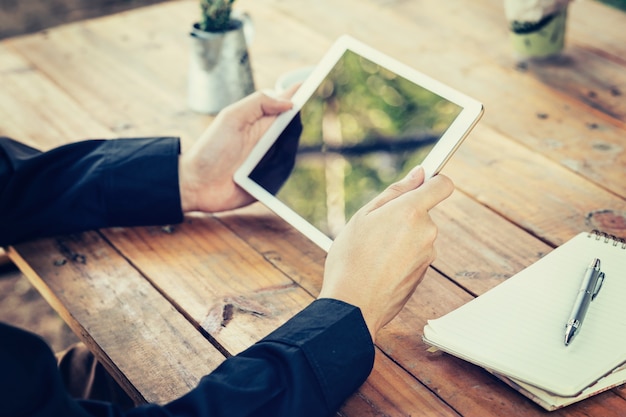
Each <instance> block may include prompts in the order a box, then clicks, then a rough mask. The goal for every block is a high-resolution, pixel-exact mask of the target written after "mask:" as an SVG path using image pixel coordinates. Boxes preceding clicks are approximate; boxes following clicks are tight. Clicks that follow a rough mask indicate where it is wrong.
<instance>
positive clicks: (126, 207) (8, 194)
mask: <svg viewBox="0 0 626 417" xmlns="http://www.w3.org/2000/svg"><path fill="white" fill-rule="evenodd" d="M179 150H180V149H179V142H178V140H177V139H175V138H150V139H119V140H94V141H83V142H77V143H73V144H69V145H66V146H62V147H59V148H56V149H53V150H51V151H48V152H39V151H37V150H35V149H32V148H29V147H26V146H24V145H22V144H19V143H17V142H15V141H12V140H10V139H7V138H0V245H8V244H13V243H18V242H20V241H24V240H28V239H33V238H38V237H45V236H53V235H58V234H67V233H75V232H79V231H84V230H91V229H96V228H101V227H111V226H139V225H148V224H165V223H174V222H180V221H181V220H182V211H181V202H180V194H179V187H178V154H179Z"/></svg>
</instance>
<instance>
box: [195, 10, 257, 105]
mask: <svg viewBox="0 0 626 417" xmlns="http://www.w3.org/2000/svg"><path fill="white" fill-rule="evenodd" d="M234 2H235V0H200V11H201V15H200V20H199V21H198V22H196V23H194V24H193V27H192V30H191V33H190V38H191V51H190V54H191V56H190V63H189V80H188V104H189V107H190V108H191V109H192V110H194V111H197V112H199V113H207V114H215V113H218V112H219V111H220V110H221V109H222V108H224V107H226V106H228V105H229V104H231V103H233V102H235V101H237V100H239V99H241V98H243V97H245V96H247V95H248V94H250V93H252V92H253V91H254V80H253V78H252V68H251V66H250V59H249V55H248V45H247V40H246V36H245V32H244V28H245V26H246V25H249V24H250V21H249V19H245V18H244V17H243V15H241V14H240V15H237V14H235V13H233V3H234Z"/></svg>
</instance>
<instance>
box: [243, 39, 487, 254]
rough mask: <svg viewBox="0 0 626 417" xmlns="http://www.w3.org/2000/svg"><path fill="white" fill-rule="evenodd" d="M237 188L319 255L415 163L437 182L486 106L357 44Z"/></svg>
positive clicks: (316, 79) (332, 65)
mask: <svg viewBox="0 0 626 417" xmlns="http://www.w3.org/2000/svg"><path fill="white" fill-rule="evenodd" d="M292 101H293V103H294V106H293V108H292V110H290V111H287V112H285V113H283V114H282V115H280V116H279V117H278V118H277V119H276V121H275V122H274V123H273V124H272V126H271V127H270V128H269V129H268V131H267V132H266V133H265V135H264V136H263V137H262V138H261V139H260V141H259V142H258V144H257V145H256V147H255V148H254V149H253V151H252V152H251V153H250V155H249V157H248V158H247V160H246V161H245V162H244V164H243V165H242V166H241V167H240V169H239V170H238V171H237V172H236V174H235V182H236V183H237V184H239V185H240V186H241V187H242V188H243V189H245V190H246V191H247V192H249V193H250V194H251V195H252V196H254V197H255V198H257V199H258V200H259V201H261V202H262V203H263V204H265V205H266V206H267V207H268V208H270V209H271V210H273V211H274V212H276V213H277V214H278V215H279V216H281V217H282V218H284V219H285V220H286V221H287V222H289V223H290V224H291V225H293V226H294V227H295V228H297V229H298V230H300V231H301V232H302V233H303V234H304V235H306V236H307V237H308V238H310V239H311V240H312V241H313V242H315V243H316V244H317V245H319V246H320V247H321V248H323V249H325V250H328V248H329V247H330V245H331V243H332V240H333V239H334V237H335V236H336V235H337V234H338V233H339V231H340V230H341V229H342V228H343V227H344V226H345V224H346V222H347V221H348V220H349V219H350V217H351V216H352V215H353V214H354V213H355V212H356V211H357V210H358V209H359V208H361V207H362V206H363V205H365V204H366V203H367V202H369V201H370V200H371V199H372V198H374V197H375V196H377V195H378V194H379V193H380V192H382V191H383V190H384V189H385V188H386V187H387V186H388V185H390V184H391V183H393V182H395V181H397V180H399V179H400V178H402V177H404V175H406V174H407V173H408V172H409V171H410V170H411V169H412V168H414V167H415V166H417V165H422V166H423V167H424V170H425V173H426V178H430V177H432V176H433V175H435V174H436V173H437V172H439V170H441V168H442V167H443V165H444V164H445V163H446V162H447V161H448V159H449V158H450V157H451V155H452V154H453V153H454V151H455V150H456V149H457V148H458V147H459V145H460V144H461V142H462V141H463V139H464V138H465V137H466V136H467V134H468V133H469V131H470V130H471V128H472V127H473V126H474V125H475V124H476V122H477V121H478V119H479V118H480V116H481V114H482V105H481V104H480V103H479V102H477V101H476V100H473V99H471V98H469V97H467V96H465V95H463V94H461V93H459V92H458V91H456V90H454V89H452V88H450V87H448V86H446V85H444V84H442V83H440V82H438V81H436V80H433V79H432V78H430V77H428V76H426V75H424V74H421V73H419V72H418V71H415V70H413V69H411V68H409V67H407V66H405V65H403V64H401V63H399V62H397V61H395V60H393V59H391V58H390V57H388V56H386V55H384V54H382V53H380V52H379V51H376V50H374V49H372V48H370V47H368V46H366V45H364V44H362V43H360V42H358V41H356V40H354V39H353V38H350V37H347V36H346V37H342V38H340V39H339V40H338V41H337V42H336V43H335V44H334V45H333V46H332V47H331V49H330V50H329V51H328V53H327V54H326V55H325V56H324V58H323V59H322V60H321V61H320V63H319V64H318V65H317V66H316V67H315V68H314V69H313V71H312V72H311V74H310V75H309V76H308V78H307V79H306V80H305V81H304V83H303V84H302V86H301V87H300V88H299V89H298V91H297V92H296V93H295V95H294V97H293V99H292Z"/></svg>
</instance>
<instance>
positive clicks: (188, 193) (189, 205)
mask: <svg viewBox="0 0 626 417" xmlns="http://www.w3.org/2000/svg"><path fill="white" fill-rule="evenodd" d="M188 165H189V162H188V161H187V159H186V158H185V157H184V155H180V156H179V157H178V188H179V192H180V206H181V210H182V211H183V213H187V212H189V211H192V210H193V209H194V207H195V205H194V195H195V193H194V192H193V187H192V186H191V180H190V177H191V175H190V173H189V167H188Z"/></svg>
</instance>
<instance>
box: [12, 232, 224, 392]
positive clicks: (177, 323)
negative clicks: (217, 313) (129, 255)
mask: <svg viewBox="0 0 626 417" xmlns="http://www.w3.org/2000/svg"><path fill="white" fill-rule="evenodd" d="M9 255H10V257H11V260H12V261H13V262H14V263H15V264H16V265H17V266H18V267H19V268H20V270H21V271H22V272H23V273H24V274H25V275H26V276H27V277H28V279H29V280H30V281H31V282H32V284H33V285H34V286H35V287H36V288H37V290H38V291H39V292H40V293H41V294H42V295H43V296H44V298H46V300H47V301H48V303H50V305H51V306H52V307H53V308H54V309H55V310H56V311H57V312H58V313H59V315H60V316H61V317H62V318H63V319H64V320H65V322H66V323H68V325H69V326H70V327H71V328H72V330H73V331H74V332H75V333H76V334H77V335H78V336H79V337H80V338H81V340H82V341H83V342H85V344H86V345H87V346H88V347H89V348H90V350H92V351H93V352H94V354H95V355H96V357H97V358H98V360H99V361H101V362H102V363H103V364H104V366H105V367H106V369H107V370H108V371H109V372H110V373H111V374H112V375H113V376H114V377H115V378H116V379H117V380H118V381H119V382H120V383H121V384H122V386H123V387H124V388H125V390H126V391H127V392H128V393H129V394H130V395H131V397H132V398H133V399H134V400H135V401H138V402H143V401H148V402H157V403H164V402H167V401H171V400H173V399H175V398H178V397H179V396H180V395H182V394H184V393H186V392H187V391H189V390H190V389H191V388H192V387H194V386H195V385H196V384H197V382H198V381H199V380H200V378H201V377H202V376H203V375H205V374H206V373H209V372H210V371H211V370H212V369H214V368H215V367H217V365H219V363H221V362H222V361H223V359H224V356H223V355H222V354H221V353H220V352H219V351H218V350H217V349H215V347H213V346H212V345H211V344H210V343H209V342H208V341H207V340H206V339H205V338H204V337H202V335H201V334H200V333H199V332H198V331H197V330H196V328H195V327H194V326H192V325H191V324H190V323H189V322H188V321H187V320H186V319H185V318H184V317H183V316H182V315H181V314H180V313H178V312H177V311H176V310H175V309H174V307H173V306H172V305H171V304H170V303H169V302H167V301H166V300H165V299H164V298H163V297H162V296H161V295H160V294H159V293H158V292H157V291H156V290H155V289H154V288H153V287H152V286H151V285H150V283H149V282H148V281H146V280H145V279H144V277H143V276H141V274H139V273H138V272H137V271H136V270H135V269H134V268H133V267H132V266H131V265H129V264H128V262H127V261H126V260H125V259H124V258H122V257H121V256H120V255H119V254H118V252H117V251H116V250H115V249H114V248H112V247H111V246H110V245H108V244H107V243H106V241H104V240H103V239H102V237H101V236H100V235H99V234H98V233H97V232H88V233H83V234H79V235H72V236H66V237H59V238H55V239H43V240H38V241H34V242H31V243H25V244H20V245H17V246H15V247H12V248H10V252H9ZM68 283H71V284H68ZM182 341H184V342H182ZM164 381H167V383H164Z"/></svg>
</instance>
